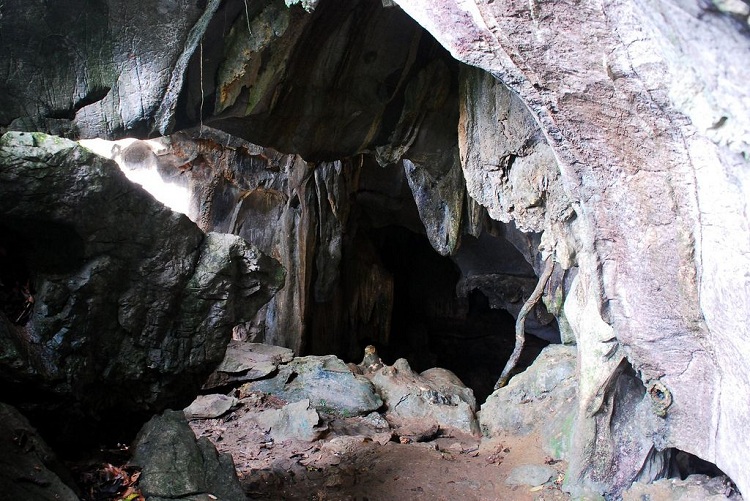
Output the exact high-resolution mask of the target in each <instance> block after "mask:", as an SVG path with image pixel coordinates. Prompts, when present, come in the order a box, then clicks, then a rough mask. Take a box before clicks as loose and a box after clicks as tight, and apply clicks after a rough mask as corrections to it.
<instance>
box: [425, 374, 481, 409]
mask: <svg viewBox="0 0 750 501" xmlns="http://www.w3.org/2000/svg"><path fill="white" fill-rule="evenodd" d="M420 376H421V377H423V378H425V379H426V380H428V381H429V382H430V383H432V386H433V387H434V388H435V389H437V390H438V391H439V392H441V393H443V394H445V395H458V397H459V398H460V399H461V400H463V401H464V402H466V403H467V404H469V407H470V408H471V410H473V411H476V410H477V400H476V398H474V392H473V391H472V390H471V388H467V387H466V385H465V384H464V383H463V382H462V381H461V380H460V379H459V378H458V376H456V375H455V374H454V373H453V372H451V371H449V370H448V369H443V368H442V367H433V368H432V369H427V370H426V371H424V372H422V373H421V374H420Z"/></svg>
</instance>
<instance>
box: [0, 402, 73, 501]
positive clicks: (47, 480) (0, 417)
mask: <svg viewBox="0 0 750 501" xmlns="http://www.w3.org/2000/svg"><path fill="white" fill-rule="evenodd" d="M60 475H62V477H63V478H66V479H68V478H69V474H67V473H66V472H65V470H64V468H63V467H62V464H61V463H59V462H58V461H57V459H56V458H55V455H54V453H53V452H52V450H51V449H50V448H49V446H48V445H47V444H46V443H44V440H42V438H41V437H40V436H39V435H38V434H37V432H36V430H35V429H34V428H33V427H32V426H31V424H29V422H28V421H27V420H26V418H24V417H23V416H22V415H21V414H20V413H19V412H18V411H17V410H16V409H14V408H13V407H11V406H10V405H7V404H3V403H0V492H2V496H3V498H4V499H19V500H20V499H23V500H24V501H76V500H77V499H79V497H78V496H77V495H76V494H75V492H73V490H72V489H71V488H70V487H69V486H68V485H67V484H66V483H65V482H63V480H62V479H61V476H60Z"/></svg>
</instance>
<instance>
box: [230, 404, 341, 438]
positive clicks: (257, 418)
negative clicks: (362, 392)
mask: <svg viewBox="0 0 750 501" xmlns="http://www.w3.org/2000/svg"><path fill="white" fill-rule="evenodd" d="M245 420H250V421H254V422H255V423H257V425H258V426H259V427H260V428H261V429H262V430H263V431H264V432H266V433H268V435H269V436H270V437H271V438H273V439H274V440H275V441H277V442H282V441H284V440H289V439H294V440H301V441H305V442H312V441H314V440H316V439H318V438H319V437H320V435H321V434H322V433H323V432H324V431H326V429H327V428H326V426H325V425H324V424H323V423H321V421H320V416H319V415H318V411H316V410H315V407H314V406H312V405H311V404H310V400H308V399H303V400H300V401H299V402H292V403H290V404H287V405H285V406H284V407H282V408H281V409H268V410H264V411H260V412H257V413H249V414H247V415H245V416H244V417H243V421H245Z"/></svg>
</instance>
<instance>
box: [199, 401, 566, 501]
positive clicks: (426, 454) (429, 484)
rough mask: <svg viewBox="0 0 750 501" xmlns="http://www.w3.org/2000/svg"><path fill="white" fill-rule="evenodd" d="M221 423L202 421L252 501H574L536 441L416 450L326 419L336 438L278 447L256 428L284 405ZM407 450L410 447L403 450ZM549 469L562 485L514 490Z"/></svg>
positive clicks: (443, 444) (363, 427) (346, 421)
mask: <svg viewBox="0 0 750 501" xmlns="http://www.w3.org/2000/svg"><path fill="white" fill-rule="evenodd" d="M243 404H244V405H242V406H241V407H240V408H239V409H237V410H235V411H234V412H232V413H230V414H228V415H225V416H223V417H221V418H217V419H207V420H196V421H192V422H191V426H192V428H193V430H194V432H195V433H196V435H197V436H198V437H201V436H205V437H208V438H209V439H210V440H211V441H212V442H213V443H214V444H215V445H216V447H217V449H218V450H219V451H221V452H228V453H229V454H231V455H232V457H233V458H234V462H235V465H236V467H237V472H238V474H239V477H240V480H241V482H242V485H243V487H244V489H245V491H246V492H247V494H248V498H249V499H264V500H356V501H377V500H383V501H385V500H462V501H472V500H477V501H479V500H482V501H484V500H488V501H489V500H521V501H523V500H538V501H541V500H567V499H569V497H568V495H567V494H565V493H563V492H562V491H561V490H560V484H561V483H562V479H563V473H562V472H564V471H565V467H566V465H565V463H563V462H554V461H552V460H551V458H547V457H545V455H544V453H543V452H542V449H541V447H540V445H539V439H538V437H536V436H529V437H523V438H510V437H506V438H494V439H492V440H488V439H481V440H480V439H479V438H478V437H472V436H465V435H457V434H450V433H446V432H441V434H439V435H438V436H437V437H436V438H434V439H432V440H430V441H427V442H409V441H408V440H406V439H401V440H399V439H398V438H396V437H395V436H394V437H392V436H391V433H390V432H385V433H384V432H382V430H381V431H380V432H375V431H373V429H372V427H371V426H368V425H367V424H366V422H365V420H364V419H363V418H361V417H354V418H351V417H350V418H341V417H335V416H323V421H324V422H325V423H326V424H327V427H328V431H327V432H326V433H325V434H324V435H323V436H322V438H321V439H319V440H317V441H315V442H299V441H296V440H286V441H283V442H274V441H273V440H272V439H271V438H270V437H269V436H268V435H267V434H266V433H264V431H263V430H261V429H259V427H258V426H257V425H254V423H253V422H252V421H249V420H247V419H243V417H244V416H245V415H247V414H248V413H251V412H257V411H258V409H259V408H263V407H266V408H269V407H274V406H277V405H279V404H278V403H274V402H273V401H269V400H268V399H259V398H255V399H243ZM403 442H406V443H403ZM526 464H538V465H542V464H547V465H550V466H551V467H552V468H554V469H555V470H556V471H557V475H556V478H552V479H551V481H550V482H548V483H546V484H544V485H537V486H528V485H520V486H511V485H506V482H505V480H506V478H507V477H508V475H509V474H510V472H511V471H512V470H513V469H514V468H516V467H518V466H521V465H526Z"/></svg>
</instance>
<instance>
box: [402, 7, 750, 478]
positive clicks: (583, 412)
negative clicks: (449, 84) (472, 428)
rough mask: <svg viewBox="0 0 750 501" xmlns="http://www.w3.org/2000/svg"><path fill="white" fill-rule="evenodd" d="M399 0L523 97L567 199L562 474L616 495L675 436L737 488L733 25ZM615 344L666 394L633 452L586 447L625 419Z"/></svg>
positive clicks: (609, 11)
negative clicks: (570, 259) (617, 404)
mask: <svg viewBox="0 0 750 501" xmlns="http://www.w3.org/2000/svg"><path fill="white" fill-rule="evenodd" d="M399 4H400V5H401V6H402V8H403V9H404V10H405V11H406V12H408V13H409V14H410V15H411V16H413V17H414V18H415V19H416V20H417V21H418V22H419V23H420V24H422V25H423V26H424V27H425V28H426V29H427V30H428V31H430V32H431V33H432V34H433V35H434V36H435V37H436V38H437V39H438V40H439V41H440V42H441V43H442V44H443V45H444V46H445V47H446V48H448V49H449V50H450V51H451V53H452V54H453V55H454V56H455V57H456V58H457V59H459V60H461V61H464V62H466V63H468V64H471V65H474V66H477V67H480V68H483V69H485V70H486V71H488V72H490V73H491V74H492V75H494V76H495V77H497V78H498V79H500V80H501V81H503V82H504V83H505V84H506V85H508V87H509V88H510V89H512V90H513V91H514V92H515V93H516V94H517V95H518V96H519V97H520V98H521V99H522V100H523V101H524V102H525V103H526V104H527V106H528V107H529V109H530V110H531V112H532V113H533V114H534V116H535V119H536V121H537V122H538V123H539V124H540V126H541V128H542V130H543V132H544V134H545V136H546V138H547V140H548V142H549V144H550V146H551V147H552V149H553V151H554V154H555V157H556V158H557V160H558V165H559V167H560V172H561V176H562V180H563V184H564V186H565V188H566V190H567V191H568V193H569V196H570V197H571V200H572V201H573V204H574V207H575V209H576V215H577V218H576V224H575V225H573V226H571V227H570V228H569V229H570V230H571V231H572V232H573V233H574V234H575V235H576V238H577V240H578V241H579V242H580V248H579V249H578V264H579V267H580V272H579V273H578V276H577V279H576V280H575V283H574V284H573V287H572V290H570V291H569V293H568V295H567V299H566V302H565V312H566V316H567V319H568V320H569V321H570V322H571V323H572V325H573V330H574V331H575V333H576V337H577V340H578V346H579V380H580V397H581V398H580V409H579V419H578V432H577V448H578V450H579V455H578V456H577V457H576V458H575V459H574V461H573V464H572V466H571V473H572V476H573V478H575V479H579V480H583V481H584V482H587V483H588V485H589V486H590V487H593V488H595V489H598V490H606V491H615V492H617V491H618V490H619V489H620V488H621V487H622V485H623V484H624V483H627V482H628V481H629V480H630V479H632V478H634V477H636V476H637V474H638V472H639V471H640V467H641V466H642V465H643V460H644V459H645V458H646V457H647V456H648V454H649V450H650V448H651V446H653V447H654V448H655V449H658V450H661V449H664V448H666V447H670V446H675V447H678V448H680V449H682V450H685V451H688V452H690V453H693V454H696V455H698V456H700V457H702V458H704V459H707V460H709V461H713V462H715V463H716V464H717V465H718V466H719V467H720V468H722V469H723V470H724V471H725V472H726V473H728V474H729V475H730V476H731V477H732V478H733V479H734V480H735V481H736V482H737V484H738V486H739V487H740V489H741V490H742V491H744V492H747V490H748V488H750V479H748V477H747V474H746V472H747V470H746V468H743V466H742V464H743V463H744V459H743V458H744V454H742V453H741V452H740V451H744V450H747V448H748V447H747V446H748V444H747V442H746V440H747V438H746V436H745V435H744V434H742V433H738V430H739V428H737V427H736V426H738V425H739V423H740V422H741V421H742V420H743V419H745V417H746V412H747V409H748V399H749V398H750V392H748V382H749V381H748V377H747V371H745V370H744V367H745V366H746V364H747V362H748V358H749V357H750V346H749V345H748V344H747V339H748V337H747V315H748V308H747V305H748V299H749V298H748V290H749V289H748V287H747V284H748V281H747V277H746V276H744V275H742V274H741V273H736V271H734V270H738V269H746V268H747V265H748V253H747V249H748V241H749V240H748V236H749V234H748V227H747V224H746V221H745V216H744V215H745V214H747V195H746V191H745V190H746V186H747V172H748V169H747V161H746V158H747V152H748V149H747V147H748V131H750V127H748V119H747V114H746V113H744V112H743V111H741V110H746V109H747V104H748V94H747V90H746V89H745V88H742V87H740V86H741V85H742V84H741V83H740V82H745V81H747V78H748V74H747V71H748V65H747V63H746V59H747V57H748V50H747V48H748V43H749V39H748V32H747V26H746V23H743V22H742V20H739V21H738V19H737V18H736V17H734V16H732V15H727V14H726V13H724V12H721V11H720V10H719V9H718V8H716V7H714V6H713V5H712V4H710V3H709V2H698V1H695V2H693V1H684V2H675V1H667V2H655V1H653V2H652V1H637V2H622V1H608V2H584V3H576V4H565V3H560V2H546V3H543V2H531V3H528V2H520V1H504V2H494V3H487V4H485V3H475V2H444V3H441V4H440V5H439V6H436V5H434V4H433V3H431V2H426V1H416V2H399ZM730 54H732V55H731V56H730ZM735 56H736V57H738V58H739V59H732V60H730V58H734V57H735ZM740 60H742V61H745V63H742V62H740ZM720 69H721V70H720ZM725 70H726V71H725ZM552 233H555V232H554V231H553V232H552ZM556 233H557V234H559V232H556ZM719 234H721V235H722V236H721V237H719ZM561 241H564V240H562V239H559V238H554V239H550V243H551V246H552V247H551V249H550V250H552V248H554V244H555V242H558V243H559V242H561ZM565 252H567V251H565ZM625 359H627V360H629V363H631V364H632V365H633V367H634V369H635V370H636V373H637V374H638V377H639V378H640V379H641V380H642V381H643V382H644V383H646V385H647V386H648V387H653V386H654V385H657V384H659V385H664V387H665V388H667V389H668V391H669V395H668V396H669V402H667V404H668V406H669V408H668V409H667V410H666V412H665V413H664V416H663V417H658V416H657V417H653V416H652V417H651V418H649V419H648V420H646V421H643V420H639V421H638V424H639V425H640V426H642V427H643V429H644V436H641V437H640V438H639V439H638V442H639V444H638V446H637V447H635V448H634V451H635V454H633V455H632V456H636V458H635V459H632V460H631V461H630V462H628V461H624V456H625V453H624V450H623V449H622V448H621V447H618V446H614V447H612V448H610V449H608V450H601V449H598V448H597V447H596V446H595V444H597V443H607V442H609V441H612V440H613V438H608V436H610V437H611V434H612V433H614V432H613V431H612V430H613V429H614V428H618V429H623V428H624V427H623V426H622V423H620V424H619V425H618V423H617V422H615V421H613V419H614V417H611V415H610V414H609V413H608V412H606V411H604V409H605V408H606V407H607V406H609V405H611V401H612V398H613V395H614V393H615V390H616V389H617V388H618V384H617V381H618V378H616V377H615V375H616V374H618V367H620V366H621V363H622V362H623V361H624V360H625ZM730 388H731V390H729V389H730ZM651 394H658V395H664V393H663V392H651V393H648V392H647V393H646V395H651ZM730 394H731V396H730ZM646 398H651V397H650V396H649V397H646ZM654 403H655V406H656V408H659V406H660V405H662V404H664V402H659V401H655V402H654ZM743 416H744V417H743ZM623 419H626V420H627V419H629V420H633V421H635V420H636V419H637V418H635V417H634V416H631V417H623ZM615 425H618V426H615ZM730 430H734V431H730ZM614 438H616V437H614ZM632 456H631V457H632ZM612 468H618V469H626V470H627V471H629V472H630V474H629V475H626V478H614V477H613V476H612V475H611V473H609V472H610V471H611V469H612Z"/></svg>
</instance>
